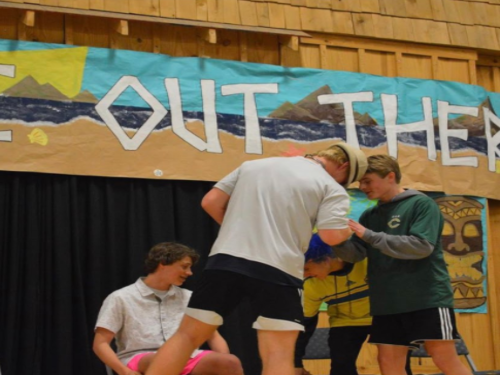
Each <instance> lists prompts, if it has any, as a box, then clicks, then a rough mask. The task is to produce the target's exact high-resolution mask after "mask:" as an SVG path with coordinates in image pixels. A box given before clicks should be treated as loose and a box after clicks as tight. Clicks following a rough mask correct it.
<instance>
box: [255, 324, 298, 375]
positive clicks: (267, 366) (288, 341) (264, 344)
mask: <svg viewBox="0 0 500 375" xmlns="http://www.w3.org/2000/svg"><path fill="white" fill-rule="evenodd" d="M298 335H299V331H265V330H259V331H258V332H257V338H258V341H259V353H260V357H261V359H262V375H294V374H295V367H294V363H293V355H294V351H295V341H297V336H298Z"/></svg>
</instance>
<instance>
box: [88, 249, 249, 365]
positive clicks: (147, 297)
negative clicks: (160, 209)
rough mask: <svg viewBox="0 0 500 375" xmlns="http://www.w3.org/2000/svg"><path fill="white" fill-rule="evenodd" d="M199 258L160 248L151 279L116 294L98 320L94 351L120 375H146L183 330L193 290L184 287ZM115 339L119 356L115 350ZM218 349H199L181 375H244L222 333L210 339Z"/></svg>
mask: <svg viewBox="0 0 500 375" xmlns="http://www.w3.org/2000/svg"><path fill="white" fill-rule="evenodd" d="M198 258H199V255H198V254H197V253H196V252H195V251H194V250H193V249H191V248H189V247H187V246H184V245H181V244H179V243H175V242H163V243H160V244H157V245H155V246H154V247H153V248H152V249H151V250H150V251H149V253H148V256H147V258H146V261H145V270H146V272H147V276H146V277H144V278H139V279H138V280H137V281H136V282H135V283H134V284H132V285H129V286H126V287H124V288H122V289H119V290H117V291H115V292H113V293H111V294H110V295H109V296H108V297H107V298H106V299H105V301H104V303H103V305H102V307H101V310H100V312H99V316H98V318H97V323H96V328H95V337H94V345H93V349H94V352H95V353H96V355H97V356H98V357H99V358H100V359H101V361H103V362H104V363H105V364H106V365H107V366H109V367H110V368H112V369H113V370H114V371H115V372H116V373H117V374H119V375H139V374H144V373H145V371H146V369H147V368H148V366H149V364H150V363H151V360H152V358H153V356H154V355H155V352H156V350H157V349H158V348H159V347H160V346H161V345H162V344H163V343H164V342H165V341H166V340H168V338H169V337H171V336H172V335H173V334H174V333H175V332H176V331H177V328H178V327H179V324H180V322H181V320H182V317H183V315H184V312H185V310H186V306H187V304H188V301H189V298H190V296H191V292H190V291H189V290H187V289H182V288H179V286H180V285H182V284H183V283H184V281H186V279H187V278H188V277H189V276H191V275H192V274H193V273H192V271H191V266H192V265H193V264H194V263H196V261H197V260H198ZM113 339H115V343H116V347H117V352H115V351H114V350H113V349H112V348H111V346H110V343H111V341H112V340H113ZM208 344H209V346H210V348H211V349H212V350H213V351H211V350H198V349H196V348H195V349H194V350H192V351H191V353H190V358H189V360H188V362H187V363H186V365H185V366H184V368H183V369H182V372H180V374H181V375H187V374H191V375H243V370H242V367H241V363H240V361H239V359H238V358H237V357H235V356H234V355H232V354H229V348H228V346H227V343H226V341H225V340H224V339H223V338H222V336H221V335H219V333H218V332H217V331H214V333H213V334H212V336H211V337H210V338H209V339H208Z"/></svg>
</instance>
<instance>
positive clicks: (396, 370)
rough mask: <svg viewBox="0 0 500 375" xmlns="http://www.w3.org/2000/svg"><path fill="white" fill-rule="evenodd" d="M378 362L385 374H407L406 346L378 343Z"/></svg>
mask: <svg viewBox="0 0 500 375" xmlns="http://www.w3.org/2000/svg"><path fill="white" fill-rule="evenodd" d="M377 348H378V364H379V366H380V371H381V372H382V374H383V375H406V370H405V365H406V356H407V354H408V348H407V347H406V346H397V345H386V344H377Z"/></svg>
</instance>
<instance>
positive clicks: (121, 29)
mask: <svg viewBox="0 0 500 375" xmlns="http://www.w3.org/2000/svg"><path fill="white" fill-rule="evenodd" d="M114 29H115V31H116V32H117V33H118V34H120V35H128V21H127V20H116V25H115V28H114Z"/></svg>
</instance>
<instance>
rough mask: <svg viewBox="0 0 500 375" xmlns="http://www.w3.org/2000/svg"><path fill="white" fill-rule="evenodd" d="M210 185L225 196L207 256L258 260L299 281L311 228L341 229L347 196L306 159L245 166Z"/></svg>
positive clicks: (274, 160) (246, 164) (297, 158)
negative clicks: (228, 196) (222, 210)
mask: <svg viewBox="0 0 500 375" xmlns="http://www.w3.org/2000/svg"><path fill="white" fill-rule="evenodd" d="M215 187H216V188H218V189H220V190H222V191H224V192H226V193H227V194H229V195H230V196H231V198H230V200H229V204H228V207H227V210H226V213H225V216H224V220H223V222H222V226H221V229H220V232H219V236H218V237H217V240H216V241H215V243H214V245H213V247H212V251H211V252H210V256H213V255H216V254H228V255H231V256H235V257H239V258H243V259H247V260H250V261H254V262H260V263H263V264H266V265H269V266H271V267H275V268H277V269H278V270H281V271H283V272H285V273H287V274H289V275H291V276H293V277H295V278H298V279H301V280H302V278H303V271H304V270H303V268H304V252H305V251H306V250H307V248H308V246H309V241H310V239H311V234H312V229H313V227H314V226H316V227H317V228H318V229H343V228H347V219H346V217H345V216H346V214H347V211H348V209H349V196H348V194H347V192H346V191H345V189H344V188H343V187H342V186H341V185H339V184H338V183H337V182H336V181H335V180H334V179H333V178H332V177H331V176H330V175H329V174H328V173H327V172H326V171H325V170H324V169H323V167H322V166H321V165H319V164H318V163H316V162H314V161H312V160H310V159H306V158H303V157H290V158H285V157H282V158H281V157H277V158H267V159H261V160H254V161H249V162H245V163H243V164H242V165H241V166H240V167H239V168H238V169H236V170H234V171H233V172H232V173H230V174H229V175H228V176H226V177H224V178H223V179H222V180H221V181H219V182H218V183H217V184H216V185H215Z"/></svg>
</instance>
